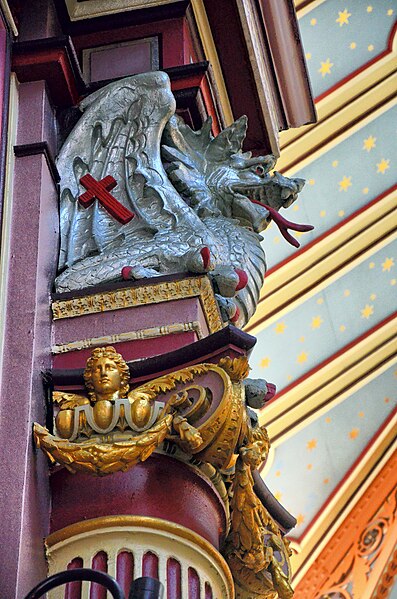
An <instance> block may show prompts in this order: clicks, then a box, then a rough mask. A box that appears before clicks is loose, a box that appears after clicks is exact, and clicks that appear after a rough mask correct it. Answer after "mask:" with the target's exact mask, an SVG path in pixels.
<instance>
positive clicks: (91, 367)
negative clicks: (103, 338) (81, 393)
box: [84, 346, 130, 402]
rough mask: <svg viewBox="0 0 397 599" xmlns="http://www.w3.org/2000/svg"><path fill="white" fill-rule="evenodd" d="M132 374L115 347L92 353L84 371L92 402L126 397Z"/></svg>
mask: <svg viewBox="0 0 397 599" xmlns="http://www.w3.org/2000/svg"><path fill="white" fill-rule="evenodd" d="M129 379H130V372H129V369H128V366H127V364H126V362H125V360H124V359H123V357H122V356H121V355H120V354H118V353H117V352H116V350H115V349H114V347H111V346H108V347H98V348H96V349H94V350H93V351H92V353H91V357H90V358H89V359H88V360H87V365H86V367H85V370H84V382H85V386H86V389H87V391H88V397H89V398H90V401H91V402H96V401H100V400H103V399H115V398H117V397H126V396H127V393H128V391H129Z"/></svg>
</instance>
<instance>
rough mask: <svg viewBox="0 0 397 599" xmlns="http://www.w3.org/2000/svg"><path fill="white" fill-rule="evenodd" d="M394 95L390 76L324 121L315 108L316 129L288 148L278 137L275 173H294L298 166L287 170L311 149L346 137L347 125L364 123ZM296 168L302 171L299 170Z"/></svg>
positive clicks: (304, 132) (309, 128)
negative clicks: (357, 122)
mask: <svg viewBox="0 0 397 599" xmlns="http://www.w3.org/2000/svg"><path fill="white" fill-rule="evenodd" d="M395 64H396V63H394V65H395ZM396 71H397V69H396ZM396 91H397V85H396V77H395V73H392V74H391V75H390V76H388V77H387V78H386V79H384V80H383V81H381V82H379V83H377V84H375V85H374V87H371V88H370V89H369V90H367V91H363V92H362V94H361V95H360V96H359V97H358V98H356V99H352V101H350V102H349V103H348V104H347V105H345V106H343V107H340V110H338V111H337V112H336V113H334V114H332V115H331V116H329V118H326V116H327V115H325V116H324V118H322V119H321V118H320V117H321V115H320V114H319V111H318V105H317V107H316V108H317V112H318V116H319V119H320V120H319V122H318V123H317V124H316V125H313V126H307V127H305V128H304V129H300V130H299V135H295V136H294V139H293V138H292V136H291V137H290V139H289V140H288V144H287V143H286V139H285V137H280V142H281V144H282V152H281V156H280V158H279V160H278V162H277V170H279V171H282V172H287V171H288V174H292V172H295V171H296V170H297V166H296V165H294V166H292V167H290V165H291V164H294V163H296V162H297V161H298V164H300V161H299V158H300V156H302V155H303V154H307V153H309V151H310V149H312V148H316V147H319V146H322V147H324V145H325V143H326V140H327V139H329V138H334V137H335V133H336V132H341V133H346V129H348V128H349V125H350V123H352V122H356V121H357V120H359V119H360V120H362V119H365V117H366V116H367V115H368V113H369V111H372V110H374V109H376V108H377V107H378V106H379V105H382V104H384V102H385V100H387V99H388V98H389V99H390V98H393V97H395V94H396ZM349 135H350V131H349ZM338 142H339V140H338ZM299 168H301V167H300V166H299ZM289 169H290V170H289Z"/></svg>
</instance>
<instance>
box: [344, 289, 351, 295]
mask: <svg viewBox="0 0 397 599" xmlns="http://www.w3.org/2000/svg"><path fill="white" fill-rule="evenodd" d="M343 295H344V296H345V297H349V295H350V289H345V290H344V292H343Z"/></svg>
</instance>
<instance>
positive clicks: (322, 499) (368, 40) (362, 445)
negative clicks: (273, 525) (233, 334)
mask: <svg viewBox="0 0 397 599" xmlns="http://www.w3.org/2000/svg"><path fill="white" fill-rule="evenodd" d="M296 8H297V13H298V18H299V23H300V29H301V35H302V40H303V45H304V50H305V53H306V59H307V65H308V70H309V74H310V79H311V84H312V88H313V95H314V97H315V98H316V107H317V111H318V116H319V122H318V124H316V125H314V126H313V125H310V126H307V127H304V128H301V129H300V130H297V131H296V130H290V131H287V132H285V133H283V134H282V136H281V148H282V149H281V157H280V160H279V162H278V165H277V166H278V169H279V170H280V171H281V172H282V173H283V174H287V175H288V176H296V177H302V178H304V179H306V186H305V188H304V190H303V191H302V193H301V194H300V198H299V200H298V201H297V202H296V203H295V204H294V205H293V206H291V207H290V208H289V209H288V210H287V211H285V213H284V214H285V216H286V218H289V219H290V220H292V221H295V222H305V223H311V224H313V225H314V226H315V229H314V230H313V231H312V232H310V233H303V234H300V235H299V236H298V240H299V242H300V244H301V248H300V249H299V250H298V251H297V250H296V249H295V248H293V247H291V246H289V245H287V244H286V243H285V242H284V240H283V238H282V237H281V235H280V233H279V232H278V229H277V227H276V226H275V225H274V224H272V225H271V226H270V227H269V228H268V230H267V231H266V233H265V237H266V238H265V240H264V242H263V244H264V247H265V251H266V254H267V259H268V265H269V271H268V275H267V280H266V281H265V285H264V289H263V293H262V299H261V302H260V305H259V308H258V310H257V313H256V315H255V316H254V318H253V319H252V320H251V322H250V323H249V325H248V327H247V330H248V332H251V333H253V334H255V335H256V336H257V339H258V341H257V345H256V347H255V349H254V351H253V354H252V355H251V359H250V363H251V367H252V372H251V374H250V376H252V377H257V378H265V379H266V380H268V381H271V382H274V383H276V385H277V388H278V394H277V396H276V397H275V399H274V400H272V402H270V403H269V404H268V405H267V406H266V407H265V408H264V409H263V410H262V413H261V422H262V423H265V424H266V425H267V427H268V430H269V434H270V437H271V440H272V450H271V454H270V456H269V460H268V463H267V464H266V466H265V469H264V470H263V472H262V475H263V477H264V479H265V481H266V483H267V485H268V486H269V488H270V489H271V491H272V492H273V493H274V494H275V496H276V497H277V498H278V499H279V500H280V501H281V503H282V504H283V505H284V506H285V507H286V508H287V509H288V510H289V511H290V512H292V513H293V514H294V515H295V517H297V520H298V525H297V527H296V528H295V529H294V531H293V532H292V534H291V535H290V537H291V538H292V540H293V543H292V547H293V549H294V555H293V557H292V561H293V566H294V569H295V572H296V575H295V585H297V594H296V597H297V599H306V598H307V599H309V598H311V597H313V598H315V597H323V596H324V597H325V596H328V595H326V594H321V593H320V592H319V590H318V589H320V587H318V589H317V594H316V591H315V590H314V587H313V593H312V594H310V593H309V591H308V588H306V587H305V586H304V584H303V582H304V576H305V573H306V572H307V571H308V570H309V568H310V567H311V565H312V564H313V563H314V562H315V560H316V558H317V557H318V556H319V555H320V552H321V551H322V549H323V547H324V542H325V541H324V539H323V537H324V532H325V531H329V530H331V529H332V527H333V526H336V522H340V521H341V519H342V520H343V518H349V515H351V514H352V513H353V512H354V508H355V505H356V504H357V501H359V498H360V497H364V495H365V493H366V490H367V489H368V488H369V485H370V483H371V481H372V480H374V478H375V477H376V476H377V474H378V473H379V472H380V469H381V467H383V466H384V464H385V459H386V458H385V455H388V456H389V455H391V452H393V451H395V450H396V440H395V436H396V435H395V431H396V430H397V357H396V354H397V351H396V350H397V340H396V332H397V321H396V318H395V316H396V304H397V301H396V300H397V233H396V230H397V210H396V206H397V201H396V200H397V185H396V183H397V182H396V173H397V144H396V141H397V139H396V138H397V106H396V104H397V100H396V73H395V71H396V68H397V60H396V45H397V42H396V35H395V34H396V29H397V27H396V15H397V1H396V0H374V1H373V2H370V1H364V0H343V1H341V0H312V1H311V2H310V1H309V2H307V0H296ZM395 484H397V476H395ZM393 517H394V516H393ZM370 518H371V515H370V514H368V519H370ZM394 540H395V541H396V540H397V539H396V538H395V539H394ZM376 555H378V554H376ZM380 562H381V559H380V558H379V562H378V569H379V568H380V566H379V564H380ZM374 563H375V558H372V562H371V564H372V565H371V568H370V567H368V572H367V573H366V576H367V579H366V580H367V582H366V585H364V586H365V587H366V590H365V591H357V588H359V587H357V585H356V587H354V584H353V583H351V582H350V583H348V582H346V581H347V578H346V581H345V582H346V584H344V585H343V584H342V583H341V582H340V581H339V582H338V585H339V586H338V588H337V591H335V590H333V589H331V591H332V592H331V591H329V593H330V594H329V596H330V597H331V596H332V597H333V598H334V597H335V599H336V598H338V599H339V597H343V598H345V597H353V599H364V596H365V597H367V596H368V598H369V597H377V596H378V595H375V594H374V595H372V594H371V593H372V592H375V591H374V588H375V587H374V584H375V583H374V582H373V580H374V578H371V575H372V574H371V573H372V571H373V564H374ZM382 563H383V562H382ZM385 567H386V566H385ZM379 572H380V573H382V570H381V569H380V570H379ZM344 576H345V574H344ZM346 576H347V575H346ZM374 576H375V574H374V575H373V577H374ZM377 576H378V578H379V576H380V574H379V573H378V574H377ZM341 580H342V579H341ZM302 581H303V582H302ZM349 585H350V586H349ZM342 587H343V588H342ZM352 588H356V591H355V594H354V593H353V591H352V590H351V589H352ZM335 589H336V587H335ZM349 589H350V590H349ZM336 592H338V593H340V594H332V593H336ZM357 592H359V594H357ZM343 593H346V594H343ZM349 593H350V594H349ZM367 593H368V595H367ZM380 596H381V595H379V597H380ZM382 596H383V595H382ZM384 596H385V597H386V596H387V595H384Z"/></svg>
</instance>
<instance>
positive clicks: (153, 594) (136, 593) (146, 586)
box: [128, 576, 163, 599]
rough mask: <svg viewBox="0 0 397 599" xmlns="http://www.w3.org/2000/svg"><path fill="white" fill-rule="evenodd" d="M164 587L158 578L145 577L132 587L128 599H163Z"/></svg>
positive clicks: (135, 582) (137, 580) (136, 581)
mask: <svg viewBox="0 0 397 599" xmlns="http://www.w3.org/2000/svg"><path fill="white" fill-rule="evenodd" d="M162 597H163V585H162V584H161V582H159V581H158V580H156V578H150V577H149V576H143V577H142V578H137V579H136V580H134V582H133V583H132V585H131V590H130V594H129V597H128V599H162Z"/></svg>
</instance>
